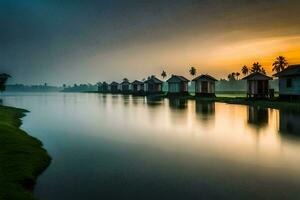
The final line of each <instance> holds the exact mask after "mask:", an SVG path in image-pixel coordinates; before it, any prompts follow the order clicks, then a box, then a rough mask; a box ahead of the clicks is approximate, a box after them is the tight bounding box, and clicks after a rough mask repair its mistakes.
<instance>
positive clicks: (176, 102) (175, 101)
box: [169, 98, 187, 110]
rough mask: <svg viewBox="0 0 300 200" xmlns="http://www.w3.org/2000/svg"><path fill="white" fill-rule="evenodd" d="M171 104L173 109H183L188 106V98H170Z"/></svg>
mask: <svg viewBox="0 0 300 200" xmlns="http://www.w3.org/2000/svg"><path fill="white" fill-rule="evenodd" d="M169 106H170V108H172V109H176V110H181V109H186V108H187V100H186V99H180V98H169Z"/></svg>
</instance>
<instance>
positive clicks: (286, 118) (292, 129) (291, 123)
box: [279, 109, 300, 136]
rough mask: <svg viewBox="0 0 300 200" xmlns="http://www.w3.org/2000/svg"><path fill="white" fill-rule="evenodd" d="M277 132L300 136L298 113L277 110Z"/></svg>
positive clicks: (299, 114) (297, 111)
mask: <svg viewBox="0 0 300 200" xmlns="http://www.w3.org/2000/svg"><path fill="white" fill-rule="evenodd" d="M279 131H280V132H281V133H282V134H289V135H294V136H300V111H299V110H289V109H287V110H284V109H281V110H279Z"/></svg>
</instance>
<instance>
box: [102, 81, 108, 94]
mask: <svg viewBox="0 0 300 200" xmlns="http://www.w3.org/2000/svg"><path fill="white" fill-rule="evenodd" d="M102 92H103V93H107V92H108V84H107V83H106V82H105V81H104V82H103V83H102Z"/></svg>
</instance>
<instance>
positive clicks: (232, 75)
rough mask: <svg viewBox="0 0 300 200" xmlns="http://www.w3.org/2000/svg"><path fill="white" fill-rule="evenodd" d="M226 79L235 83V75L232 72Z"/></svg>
mask: <svg viewBox="0 0 300 200" xmlns="http://www.w3.org/2000/svg"><path fill="white" fill-rule="evenodd" d="M227 78H228V80H229V81H235V80H236V79H235V73H234V72H232V73H231V74H228V76H227Z"/></svg>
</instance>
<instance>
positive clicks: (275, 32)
mask: <svg viewBox="0 0 300 200" xmlns="http://www.w3.org/2000/svg"><path fill="white" fill-rule="evenodd" d="M237 2H238V3H237ZM0 24H1V26H0V43H1V46H0V71H5V72H8V73H10V74H12V75H13V77H14V79H13V82H18V83H29V84H30V83H43V82H48V83H50V84H51V83H52V84H62V83H74V82H92V83H93V82H96V81H98V80H106V81H111V80H113V79H121V78H123V77H125V76H126V77H128V78H130V79H137V78H140V79H141V78H143V77H146V76H147V75H148V74H159V73H160V71H161V70H162V69H166V70H167V72H169V73H183V74H184V75H185V74H186V71H187V70H186V68H187V67H188V66H189V65H195V66H197V65H199V66H207V68H206V69H205V70H206V71H205V72H209V73H212V74H214V75H216V76H223V75H225V74H226V73H227V70H228V69H231V68H234V69H235V68H238V67H239V64H240V63H238V62H237V61H234V62H232V63H230V62H227V60H226V59H225V61H226V62H225V61H223V60H224V59H223V60H222V59H220V60H219V62H216V61H213V58H214V57H220V58H222V57H226V56H233V55H236V54H235V53H232V54H230V55H226V54H224V50H223V51H222V48H225V49H226V48H228V45H231V44H234V45H235V46H234V47H231V46H229V47H230V49H232V48H238V49H239V48H241V47H240V46H236V45H244V43H245V41H247V40H251V42H252V43H253V41H254V43H255V42H258V41H260V42H261V40H266V41H269V40H271V39H272V38H277V39H278V38H279V39H280V41H279V43H282V42H284V41H285V40H286V38H287V40H288V41H285V44H286V43H287V42H291V41H290V40H294V39H295V38H296V40H297V38H298V36H299V34H300V28H299V27H300V2H299V1H296V0H295V1H293V0H287V1H284V0H275V1H271V0H270V1H269V0H260V1H259V0H242V1H233V0H181V1H179V0H151V1H143V0H135V1H134V0H126V1H124V0H106V1H104V0H102V1H101V0H98V1H96V0H85V1H83V0H81V1H79V0H72V1H71V0H68V1H67V0H65V1H63V0H26V1H24V0H19V1H18V0H1V1H0ZM279 39H278V40H279ZM282 40H283V41H282ZM237 42H240V43H241V44H239V43H237ZM276 42H278V41H277V40H276ZM297 42H298V40H297ZM255 44H256V43H255ZM276 44H277V43H275V44H274V45H276ZM297 44H298V43H297ZM259 45H261V44H259ZM259 45H258V46H259ZM251 48H254V47H252V46H251ZM263 48H265V46H264V47H263ZM225 51H227V50H225ZM268 51H270V50H268ZM286 51H287V50H286ZM289 52H290V51H289ZM280 53H281V52H280ZM245 54H246V52H245V53H243V54H241V57H240V58H238V59H239V60H245V62H248V60H247V58H246V56H247V55H245ZM197 55H199V56H197ZM253 57H254V55H249V59H250V58H251V59H252V58H253ZM235 59H236V60H237V58H236V57H235ZM293 59H294V58H293ZM241 64H242V62H241ZM201 70H203V71H204V69H201Z"/></svg>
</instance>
